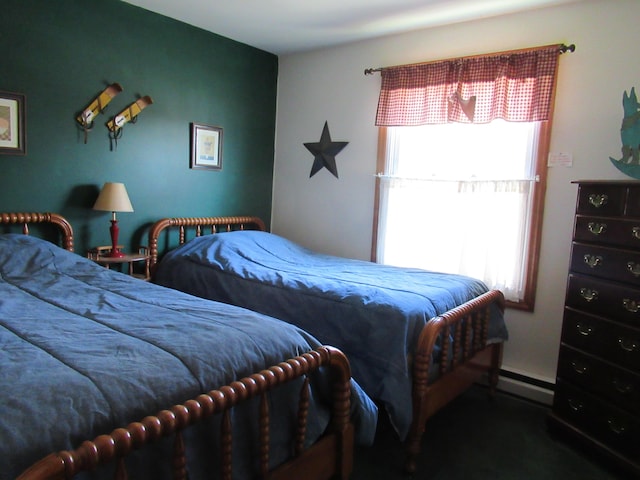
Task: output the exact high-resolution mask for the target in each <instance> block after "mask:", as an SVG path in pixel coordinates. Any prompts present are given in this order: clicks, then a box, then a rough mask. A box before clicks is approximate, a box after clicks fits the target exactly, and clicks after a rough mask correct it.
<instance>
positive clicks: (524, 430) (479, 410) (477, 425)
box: [352, 386, 627, 480]
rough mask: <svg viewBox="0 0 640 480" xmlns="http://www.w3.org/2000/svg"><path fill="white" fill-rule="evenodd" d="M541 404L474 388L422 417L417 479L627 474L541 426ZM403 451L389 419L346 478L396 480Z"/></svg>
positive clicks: (600, 478) (595, 478)
mask: <svg viewBox="0 0 640 480" xmlns="http://www.w3.org/2000/svg"><path fill="white" fill-rule="evenodd" d="M547 411H548V408H547V407H546V406H543V405H539V404H537V403H533V402H529V401H527V400H523V399H520V398H517V397H514V396H511V395H508V394H502V393H499V394H498V395H496V397H495V398H494V399H489V398H488V395H487V391H486V389H485V388H483V387H479V386H478V387H473V388H472V389H471V390H470V391H469V392H467V393H465V394H463V395H462V396H461V397H459V398H458V399H456V400H455V401H454V402H452V403H451V404H450V405H448V406H447V407H446V408H445V409H443V410H442V411H440V412H439V413H438V414H437V415H436V416H434V417H433V418H432V419H430V420H429V421H428V422H427V430H426V432H425V436H424V437H423V442H422V453H421V455H420V458H419V460H418V469H417V471H416V473H415V475H414V476H413V478H415V479H419V480H514V479H518V480H537V479H540V480H556V479H557V480H573V479H575V480H619V479H623V478H627V477H625V476H622V474H621V473H620V472H616V471H614V470H612V469H610V468H608V466H607V465H606V464H605V463H603V462H602V461H600V460H598V459H597V458H596V457H594V455H592V454H588V453H585V452H582V451H580V450H578V449H577V448H575V447H573V446H571V445H570V444H569V443H567V442H565V441H562V440H561V439H559V438H556V437H553V436H551V435H550V434H549V432H548V431H547V426H546V414H547ZM403 459H404V454H403V451H402V447H401V444H400V442H399V441H398V439H397V437H396V435H395V432H393V430H392V429H391V427H390V426H389V423H388V421H384V419H383V420H382V421H380V422H379V426H378V433H377V436H376V441H375V444H374V445H373V446H372V447H357V449H356V455H355V465H354V472H353V475H352V480H395V479H404V480H406V479H407V478H410V477H408V476H407V475H405V474H404V473H403V472H402V469H401V466H402V462H403Z"/></svg>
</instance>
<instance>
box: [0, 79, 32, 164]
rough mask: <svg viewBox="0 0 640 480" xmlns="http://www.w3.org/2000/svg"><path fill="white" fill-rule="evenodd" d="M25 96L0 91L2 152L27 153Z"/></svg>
mask: <svg viewBox="0 0 640 480" xmlns="http://www.w3.org/2000/svg"><path fill="white" fill-rule="evenodd" d="M25 101H26V99H25V96H24V95H20V94H18V93H10V92H1V91H0V154H4V155H25V154H26V153H27V145H26V139H27V134H26V131H25V123H26V118H25V111H26V108H25Z"/></svg>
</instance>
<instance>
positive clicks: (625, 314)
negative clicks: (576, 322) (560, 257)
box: [566, 273, 640, 327]
mask: <svg viewBox="0 0 640 480" xmlns="http://www.w3.org/2000/svg"><path fill="white" fill-rule="evenodd" d="M566 305H567V306H569V307H573V308H576V309H578V310H582V311H583V312H587V313H595V314H599V315H603V316H606V317H607V318H611V319H613V320H618V321H621V322H625V323H628V324H630V325H632V326H637V327H640V289H638V288H633V287H627V286H624V285H622V284H620V283H614V282H610V281H607V280H600V279H597V278H594V277H588V276H585V275H578V274H573V273H571V274H570V275H569V283H568V285H567V298H566Z"/></svg>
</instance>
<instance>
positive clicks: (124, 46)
mask: <svg viewBox="0 0 640 480" xmlns="http://www.w3.org/2000/svg"><path fill="white" fill-rule="evenodd" d="M212 8H213V7H212ZM0 45H2V54H1V55H0V91H8V92H15V93H20V94H24V95H25V96H26V122H27V128H26V133H27V142H26V145H27V154H26V156H15V155H0V211H5V212H7V211H27V212H35V211H52V212H57V213H60V214H62V215H64V216H66V217H67V218H68V219H69V220H70V221H71V223H72V225H73V227H74V233H75V237H76V251H77V252H78V253H80V254H84V253H85V250H86V248H88V247H89V246H93V245H109V244H110V237H109V232H108V227H109V219H110V213H108V212H97V211H93V210H92V209H91V207H92V206H93V202H94V201H95V198H96V197H97V194H98V191H99V189H100V188H101V186H102V184H103V183H104V182H107V181H113V182H124V183H125V185H126V187H127V191H128V193H129V197H130V199H131V202H132V204H133V207H134V210H135V211H134V212H133V213H120V214H118V220H119V225H120V243H123V244H125V245H127V246H128V247H129V248H134V247H135V246H137V245H139V244H146V232H147V230H146V229H147V228H148V225H149V224H150V223H151V222H153V221H154V220H156V219H159V218H161V217H166V216H218V215H247V214H251V215H258V216H260V217H262V218H263V219H264V220H265V221H266V222H267V225H268V224H269V222H270V218H271V194H272V181H273V161H274V160H273V158H274V138H275V121H276V120H275V118H276V89H277V77H278V59H277V57H276V56H275V55H273V54H270V53H268V52H265V51H262V50H258V49H256V48H253V47H250V46H247V45H244V44H241V43H238V42H235V41H233V40H230V39H226V38H224V37H221V36H219V35H216V34H213V33H210V32H206V31H204V30H201V29H198V28H195V27H192V26H190V25H186V24H184V23H181V22H178V21H175V20H172V19H169V18H167V17H163V16H161V15H157V14H155V13H151V12H149V11H147V10H144V9H141V8H138V7H135V6H132V5H129V4H127V3H124V2H121V1H119V0H55V1H51V0H3V1H2V15H0ZM114 82H118V83H120V85H122V87H123V92H122V93H120V94H119V95H118V96H116V97H115V98H114V99H113V101H112V102H111V103H110V104H109V105H108V106H107V108H106V110H105V114H104V115H99V116H98V117H97V119H96V121H95V125H94V127H93V130H92V131H91V132H89V136H88V142H87V144H85V143H84V134H83V132H82V130H81V129H80V128H79V127H78V124H77V123H76V120H75V118H76V116H77V114H78V113H79V112H80V111H81V110H83V109H84V108H85V107H86V106H88V104H89V103H90V101H91V100H92V99H93V98H94V97H95V96H97V95H98V94H99V93H100V92H101V91H102V90H103V89H104V88H105V87H106V86H107V85H108V84H111V83H114ZM144 95H149V96H150V97H151V98H152V99H153V102H154V103H153V104H152V105H151V106H149V107H147V108H146V109H145V110H143V111H142V112H141V114H140V115H139V117H138V119H137V122H136V123H134V124H127V125H125V126H124V129H123V135H122V138H121V139H120V140H118V143H117V147H116V146H115V145H111V141H110V139H109V136H108V130H107V128H106V126H105V123H106V122H107V121H108V120H109V119H111V118H112V117H113V116H114V115H116V114H117V113H119V112H120V111H121V110H122V109H124V108H125V107H126V106H127V105H129V104H130V103H131V102H134V101H135V100H137V99H138V98H139V97H141V96H144ZM191 122H196V123H203V124H208V125H214V126H220V127H222V128H223V129H224V131H223V159H222V167H223V168H222V170H221V171H211V170H194V169H190V168H189V155H190V139H189V134H190V123H191Z"/></svg>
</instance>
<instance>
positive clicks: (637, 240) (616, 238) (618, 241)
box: [573, 215, 640, 248]
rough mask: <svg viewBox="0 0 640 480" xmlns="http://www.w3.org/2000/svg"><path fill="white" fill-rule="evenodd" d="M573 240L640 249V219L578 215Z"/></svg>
mask: <svg viewBox="0 0 640 480" xmlns="http://www.w3.org/2000/svg"><path fill="white" fill-rule="evenodd" d="M573 239H574V240H576V241H578V242H587V243H598V244H601V245H614V246H619V247H626V248H640V219H635V220H631V219H629V220H625V219H621V218H611V217H591V216H584V215H576V221H575V224H574V229H573Z"/></svg>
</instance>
